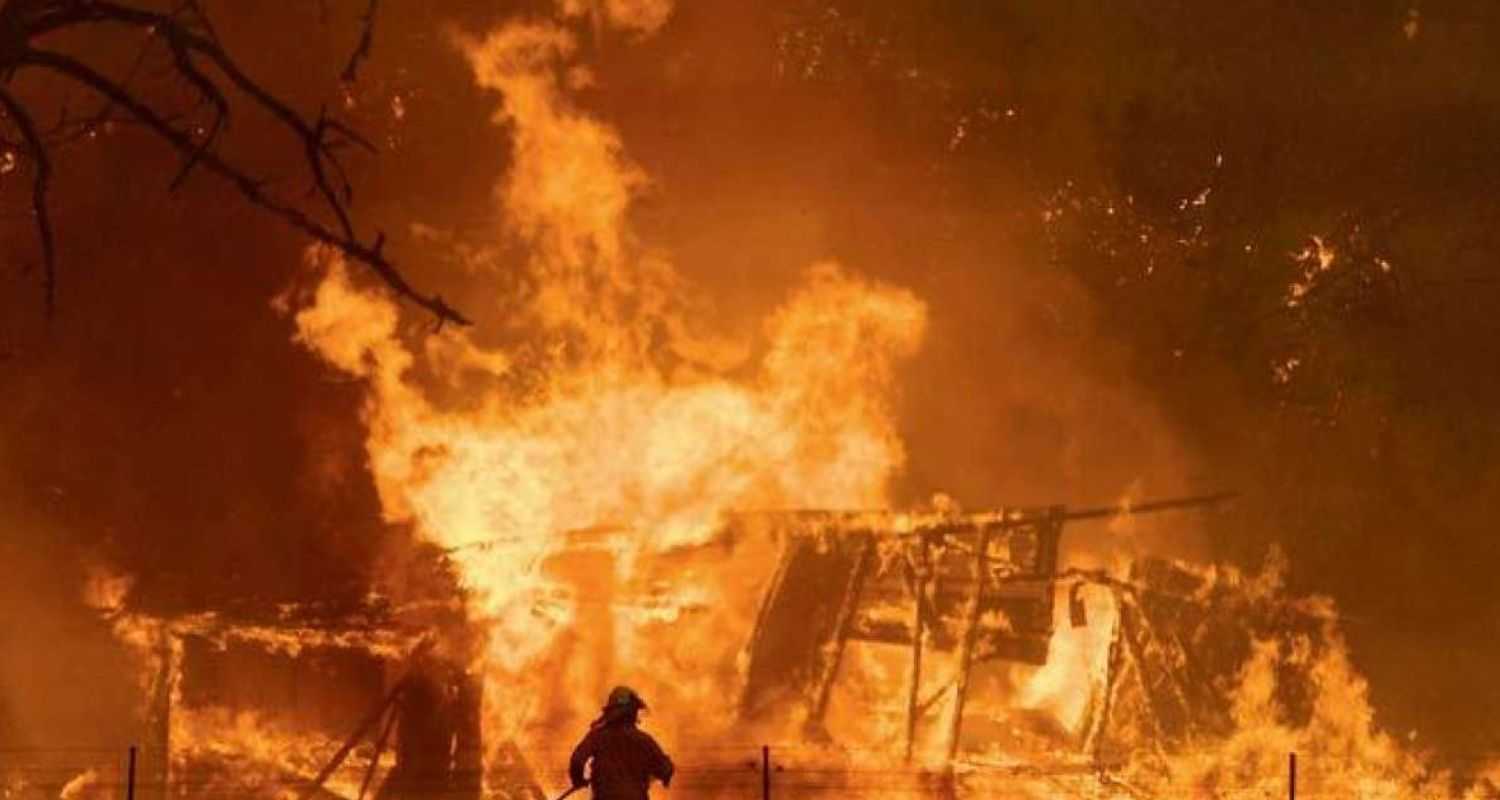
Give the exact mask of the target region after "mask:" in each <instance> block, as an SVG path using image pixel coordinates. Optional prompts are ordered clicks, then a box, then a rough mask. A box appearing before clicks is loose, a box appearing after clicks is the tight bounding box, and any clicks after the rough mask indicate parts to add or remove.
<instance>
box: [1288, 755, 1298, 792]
mask: <svg viewBox="0 0 1500 800" xmlns="http://www.w3.org/2000/svg"><path fill="white" fill-rule="evenodd" d="M1286 770H1287V772H1286V796H1287V797H1288V798H1289V799H1290V800H1297V754H1296V753H1295V752H1293V753H1289V754H1288V755H1287V762H1286Z"/></svg>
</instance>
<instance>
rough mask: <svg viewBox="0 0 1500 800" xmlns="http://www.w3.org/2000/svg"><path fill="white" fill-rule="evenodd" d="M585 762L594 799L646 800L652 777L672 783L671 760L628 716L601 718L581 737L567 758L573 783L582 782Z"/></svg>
mask: <svg viewBox="0 0 1500 800" xmlns="http://www.w3.org/2000/svg"><path fill="white" fill-rule="evenodd" d="M586 764H587V765H589V766H590V769H589V780H588V783H589V786H590V788H591V789H592V790H593V794H594V800H646V797H647V793H646V789H647V787H648V785H649V784H650V783H651V779H652V778H656V779H657V780H659V781H661V784H662V785H663V786H669V785H671V783H672V760H671V759H670V758H667V754H666V753H664V752H662V749H661V745H658V744H657V743H656V740H655V739H653V738H651V735H650V734H648V733H646V732H645V731H643V730H641V729H640V728H638V727H636V725H635V722H634V721H633V720H630V719H618V720H605V721H602V722H601V723H600V724H597V725H595V726H594V727H593V728H591V729H590V730H589V732H588V735H587V736H585V737H583V741H581V742H579V743H578V746H577V747H576V748H574V749H573V757H572V758H571V759H569V760H568V777H569V778H571V779H572V780H573V785H574V786H581V785H583V783H584V774H583V769H584V765H586Z"/></svg>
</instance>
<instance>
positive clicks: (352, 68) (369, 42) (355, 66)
mask: <svg viewBox="0 0 1500 800" xmlns="http://www.w3.org/2000/svg"><path fill="white" fill-rule="evenodd" d="M379 6H380V0H369V5H367V6H365V13H364V16H362V17H360V33H359V44H358V45H356V46H355V48H354V52H353V53H351V54H350V55H349V63H348V64H346V65H345V66H344V71H343V72H342V73H341V74H340V76H339V77H340V78H341V79H342V80H343V81H344V83H353V82H354V79H355V77H356V75H357V73H358V72H359V65H360V62H362V61H364V60H365V59H367V58H369V57H370V47H371V46H373V45H374V44H375V15H376V13H377V10H378V7H379Z"/></svg>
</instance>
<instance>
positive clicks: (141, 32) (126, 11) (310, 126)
mask: <svg viewBox="0 0 1500 800" xmlns="http://www.w3.org/2000/svg"><path fill="white" fill-rule="evenodd" d="M162 6H165V7H157V6H150V5H145V4H132V3H124V2H112V0H6V2H5V3H4V4H3V5H0V74H3V75H4V80H5V83H4V85H3V86H0V110H3V111H4V116H5V120H6V123H7V124H8V126H9V129H10V130H9V131H8V136H7V138H6V139H5V142H4V143H5V146H6V147H7V148H8V150H9V154H10V155H9V157H10V158H15V155H16V154H19V155H20V156H22V157H24V158H25V159H26V160H27V161H28V162H29V163H30V169H31V173H32V180H31V187H30V191H31V208H32V214H33V215H34V217H35V220H36V230H37V235H38V237H39V239H40V242H41V251H42V253H41V255H42V257H41V261H42V272H43V286H44V289H45V302H46V305H47V309H48V311H49V313H50V312H51V310H52V309H53V308H54V306H55V302H56V285H57V244H56V232H55V231H54V229H53V225H52V219H51V216H50V211H49V192H50V190H51V185H52V178H53V173H54V162H55V160H56V152H57V150H58V149H59V148H61V147H63V146H65V145H67V144H69V143H71V142H74V141H76V140H79V139H82V138H87V137H92V136H95V135H97V134H98V133H99V132H101V131H105V130H108V129H110V128H111V127H112V126H113V125H115V124H124V123H130V124H134V125H136V126H138V127H140V128H142V129H144V130H145V131H147V132H148V133H149V134H150V135H152V136H154V137H155V138H157V139H158V140H160V141H161V142H162V143H164V144H166V145H167V146H168V147H170V148H172V149H173V150H175V151H176V152H177V153H178V154H179V155H180V156H181V159H182V162H181V166H180V168H179V169H178V170H177V172H176V174H175V175H174V176H173V177H172V178H171V181H170V183H169V187H170V188H172V189H175V188H177V187H178V186H180V185H182V183H183V182H184V181H186V180H187V179H188V178H189V177H190V176H191V175H192V174H193V173H194V172H195V171H197V170H203V171H207V172H209V173H212V174H213V175H215V176H217V177H218V178H220V179H221V180H223V181H225V182H226V183H227V184H228V185H229V186H230V187H231V188H232V189H233V190H234V191H235V192H237V193H238V194H239V195H240V196H241V197H242V198H243V199H244V200H245V201H246V202H248V203H249V204H250V205H252V206H254V207H256V208H259V209H261V210H262V211H265V212H267V213H268V214H270V215H272V216H273V217H275V218H276V219H277V220H279V221H280V222H281V223H283V224H285V225H288V226H290V227H292V228H294V229H296V230H297V231H300V232H301V233H303V234H305V235H307V236H308V237H310V238H312V239H313V240H315V241H316V242H318V243H320V244H322V245H325V246H328V247H330V248H333V249H335V250H337V251H339V252H341V253H343V254H344V255H345V256H346V257H348V258H350V259H351V260H353V261H356V262H358V263H360V264H363V265H364V266H366V267H368V268H369V269H370V270H372V271H373V272H374V273H375V274H376V275H378V276H379V278H380V279H381V280H382V281H384V282H385V284H386V285H387V286H389V287H390V288H391V289H392V290H393V291H394V292H395V293H396V294H398V295H399V296H401V297H403V298H404V299H406V300H408V301H410V302H412V303H415V304H416V305H417V306H419V307H421V308H423V309H425V310H427V311H429V312H431V313H432V314H433V315H435V316H436V317H437V319H438V320H439V322H456V323H467V322H468V320H467V319H466V318H465V317H464V316H463V315H462V314H460V313H459V312H458V311H457V310H456V309H454V308H453V307H452V306H450V305H448V304H447V303H446V302H444V301H443V299H442V298H441V297H438V296H436V295H427V294H423V293H422V292H421V291H420V290H419V289H417V288H416V287H414V286H413V285H412V284H411V283H410V282H408V280H407V279H406V277H405V276H404V275H403V274H402V273H401V271H400V270H398V269H397V267H396V266H395V264H394V263H393V262H392V261H391V260H390V259H389V258H388V257H387V255H386V253H385V234H384V233H382V232H377V233H375V234H374V235H373V236H370V237H366V236H365V235H364V234H362V233H361V232H360V231H359V229H358V227H357V226H356V224H355V221H354V218H353V216H352V214H351V210H350V206H351V205H352V203H353V200H354V187H353V185H352V183H351V181H350V179H349V176H348V173H347V171H346V169H345V167H344V164H343V161H342V158H343V154H344V153H346V152H348V151H350V150H363V151H365V152H369V153H373V152H375V150H376V148H375V146H374V145H373V144H371V143H370V142H369V141H368V140H366V139H365V138H364V137H362V136H361V135H360V134H359V133H358V132H357V131H355V130H354V129H352V128H351V127H349V126H348V125H346V124H345V123H343V122H340V121H339V120H338V119H336V118H334V117H333V116H331V115H330V113H329V112H328V109H327V108H326V107H324V108H321V109H319V110H318V112H317V113H316V114H308V113H305V112H303V111H301V110H298V109H296V108H293V107H292V105H290V104H289V103H288V102H287V101H285V100H284V99H282V97H281V96H280V95H278V93H277V92H276V91H274V90H273V89H272V88H270V87H268V86H265V85H263V84H262V83H260V82H259V81H257V80H256V79H255V78H254V77H253V76H251V75H250V74H248V73H247V72H246V71H245V70H244V69H243V68H242V67H241V66H240V64H239V63H238V62H237V61H236V60H235V58H234V57H233V56H232V55H231V54H230V53H229V52H228V50H227V49H226V48H225V47H224V45H223V43H222V41H221V39H220V37H219V34H218V32H217V31H216V30H215V28H214V25H213V23H212V21H211V20H210V18H209V14H208V12H207V11H206V10H205V8H204V6H203V5H202V4H201V3H199V2H197V0H183V2H177V3H171V4H162ZM377 6H378V2H377V0H369V3H368V5H367V7H366V9H365V12H364V16H363V28H362V30H361V32H360V34H359V38H358V42H357V44H356V46H355V47H354V48H353V51H352V53H351V54H350V56H349V59H348V61H347V63H346V65H345V67H344V69H343V72H342V74H341V76H340V77H341V78H342V80H344V81H345V82H352V81H353V80H354V79H355V78H356V76H357V73H358V70H359V67H360V64H361V62H362V61H363V60H364V59H365V58H366V57H367V56H368V55H369V54H370V51H371V48H372V43H373V38H374V37H373V35H374V27H375V22H376V12H377ZM132 34H133V35H134V36H135V37H138V38H143V39H144V40H145V41H144V42H143V43H141V44H140V45H139V51H138V54H137V57H136V59H135V61H134V64H133V66H131V67H130V68H129V69H128V70H127V71H126V72H124V73H123V74H110V73H109V72H108V71H106V70H103V69H101V68H99V67H96V66H94V65H93V64H91V63H90V59H89V58H88V57H87V54H86V53H82V52H79V51H81V50H83V48H82V47H78V46H77V45H78V42H79V41H80V39H81V38H83V39H84V40H86V41H91V40H88V39H87V38H86V37H91V36H92V37H105V38H106V39H110V38H114V37H121V36H129V35H132ZM127 41H128V40H127ZM70 43H71V44H72V45H74V46H73V47H69V44H70ZM95 43H96V44H97V42H95ZM157 62H161V63H162V65H163V66H164V67H165V69H166V71H167V72H168V73H169V74H170V75H171V76H172V77H174V78H176V79H177V80H179V81H181V82H182V83H183V84H185V85H186V86H187V87H188V88H189V93H190V95H191V101H190V102H189V103H188V104H187V106H186V107H185V108H177V107H168V106H166V105H164V104H162V103H159V102H156V101H154V100H153V99H152V98H150V97H149V96H148V94H147V93H146V92H144V91H143V90H142V88H141V87H140V86H139V80H138V78H139V76H140V74H141V73H142V72H145V71H146V68H147V67H150V66H153V65H154V64H155V63H157ZM34 73H39V74H40V75H39V78H40V79H41V80H42V81H43V84H42V85H43V86H44V87H45V88H47V89H48V90H49V93H50V91H51V90H52V89H54V88H55V87H56V86H57V85H58V84H59V83H60V84H62V85H71V86H75V87H81V88H83V89H86V90H88V91H89V92H90V93H91V94H93V95H95V96H96V97H97V98H98V102H97V104H96V105H95V106H94V107H93V108H91V109H90V110H88V111H87V112H85V113H81V114H80V113H77V112H75V111H74V110H72V109H70V108H68V107H67V106H66V104H64V105H62V106H61V107H60V108H55V109H54V108H48V107H47V105H48V104H47V103H45V102H42V101H39V100H37V99H36V98H35V97H28V96H27V94H25V93H23V91H21V89H20V88H19V87H18V85H17V84H18V83H19V81H17V78H18V77H21V76H26V75H29V74H34ZM46 81H50V82H51V83H47V82H46ZM45 96H46V95H44V97H45ZM251 109H253V110H255V111H257V112H261V113H264V114H268V115H269V116H270V117H271V118H272V119H273V120H275V123H276V124H277V126H278V127H279V128H280V129H281V130H282V131H284V132H285V133H289V134H291V136H292V137H293V139H294V140H295V142H297V143H298V145H299V146H300V153H299V157H300V158H301V160H302V162H303V164H304V166H305V169H306V173H307V177H308V178H309V179H310V181H311V185H312V191H311V193H312V194H313V195H315V196H316V197H317V199H318V203H317V204H316V205H317V207H320V208H321V213H320V212H319V211H318V210H316V208H315V207H308V206H306V205H304V204H302V203H299V202H296V201H293V200H289V199H287V198H285V197H282V196H281V195H280V194H279V193H277V192H275V191H273V190H272V189H271V188H270V187H269V185H268V181H267V180H266V179H265V178H262V177H259V176H257V175H256V174H254V173H253V172H252V171H251V169H250V168H249V167H248V166H247V165H246V164H245V163H244V161H243V160H242V159H240V158H238V157H236V156H235V155H234V154H231V153H227V152H225V151H224V150H223V149H222V148H221V147H220V143H221V141H220V139H221V134H222V133H223V132H224V130H225V129H226V127H227V126H228V125H229V122H230V118H231V116H232V114H233V113H235V112H237V111H240V110H251ZM43 114H47V115H48V117H44V116H43ZM52 115H55V117H56V118H55V119H50V117H51V116H52ZM48 120H50V121H48Z"/></svg>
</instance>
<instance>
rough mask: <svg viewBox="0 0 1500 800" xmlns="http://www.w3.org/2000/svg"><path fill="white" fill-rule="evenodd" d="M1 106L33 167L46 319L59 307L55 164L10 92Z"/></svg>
mask: <svg viewBox="0 0 1500 800" xmlns="http://www.w3.org/2000/svg"><path fill="white" fill-rule="evenodd" d="M0 106H4V108H5V114H6V116H8V117H10V119H11V122H13V123H15V126H16V129H17V130H18V131H20V132H21V140H22V141H23V142H24V143H25V144H26V152H27V155H29V156H30V157H31V161H32V164H33V169H32V172H33V177H32V182H31V207H32V213H34V214H35V215H36V230H37V236H38V237H40V238H41V240H42V285H43V287H44V290H45V293H46V294H45V303H46V307H47V315H48V316H51V315H52V313H53V311H54V310H55V309H56V307H57V252H56V248H55V246H54V242H53V239H52V218H51V217H50V216H48V213H47V190H48V189H49V188H50V184H51V181H52V162H51V160H50V159H49V157H48V154H47V145H46V144H45V143H44V142H43V141H42V137H41V135H40V134H38V133H37V130H36V123H35V122H33V121H32V119H31V114H30V113H28V112H27V111H26V108H25V107H24V106H22V105H21V104H20V102H19V101H17V100H16V98H15V97H14V96H13V95H11V93H10V92H8V91H6V90H4V89H0Z"/></svg>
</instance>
